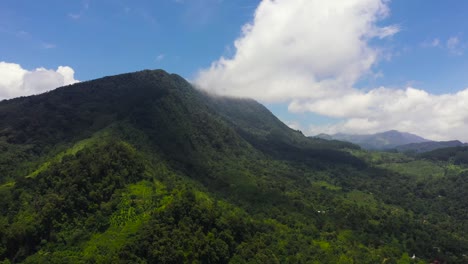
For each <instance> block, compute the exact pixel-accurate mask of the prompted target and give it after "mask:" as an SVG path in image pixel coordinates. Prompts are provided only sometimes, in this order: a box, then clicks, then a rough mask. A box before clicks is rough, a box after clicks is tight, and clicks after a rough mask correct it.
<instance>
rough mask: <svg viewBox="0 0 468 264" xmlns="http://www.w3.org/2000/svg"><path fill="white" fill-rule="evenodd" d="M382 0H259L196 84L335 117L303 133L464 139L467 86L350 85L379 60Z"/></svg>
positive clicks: (384, 32) (393, 29)
mask: <svg viewBox="0 0 468 264" xmlns="http://www.w3.org/2000/svg"><path fill="white" fill-rule="evenodd" d="M389 14H390V11H389V7H388V1H384V0H351V1H340V0H333V1H319V0H288V1H286V0H277V1H271V0H263V1H262V2H261V3H260V5H259V6H258V8H257V10H256V12H255V15H254V18H253V20H252V22H250V23H247V24H246V25H244V27H243V29H242V34H241V36H240V37H239V38H238V39H237V40H236V41H235V43H234V47H235V52H234V55H233V56H232V57H229V58H226V57H221V58H219V59H218V60H216V61H214V62H213V63H212V65H211V67H209V68H207V69H203V70H201V71H200V72H199V74H198V76H197V78H196V83H197V84H198V85H199V86H200V87H201V88H203V89H205V90H208V91H211V92H214V93H218V94H222V95H231V96H239V97H253V98H255V99H258V100H261V101H263V102H286V103H288V104H289V111H290V112H294V113H304V112H312V113H316V114H320V115H324V116H328V117H332V118H338V120H341V121H339V122H338V123H335V124H332V125H326V126H314V125H311V126H310V127H307V128H305V129H303V130H304V132H305V133H307V134H317V133H320V132H325V133H329V134H334V133H337V132H346V133H375V132H379V131H385V130H390V129H397V130H401V131H409V132H412V133H416V134H419V135H422V136H424V137H427V138H431V139H434V140H444V139H453V138H457V139H462V140H468V136H467V135H466V133H464V132H463V131H466V130H467V129H468V89H465V90H462V91H459V92H454V93H446V94H431V93H429V92H427V91H425V90H423V89H421V88H415V87H400V88H389V87H376V88H373V89H368V90H361V89H358V88H356V86H357V85H356V84H357V82H358V81H359V80H361V79H362V78H365V77H366V76H367V77H368V76H369V75H373V74H374V73H373V72H372V69H373V66H375V65H376V64H377V63H378V62H379V61H380V60H383V59H386V56H388V55H389V54H385V52H383V49H382V48H379V47H378V45H377V44H375V42H376V41H374V40H377V43H378V41H382V40H384V39H386V38H389V37H391V36H392V35H394V34H396V33H397V32H398V31H399V30H400V29H399V27H398V26H397V25H384V26H382V20H383V19H385V18H386V17H387V16H389Z"/></svg>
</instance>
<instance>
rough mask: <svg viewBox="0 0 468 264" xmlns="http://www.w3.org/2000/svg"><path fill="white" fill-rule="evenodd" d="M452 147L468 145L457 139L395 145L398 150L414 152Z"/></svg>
mask: <svg viewBox="0 0 468 264" xmlns="http://www.w3.org/2000/svg"><path fill="white" fill-rule="evenodd" d="M452 147H468V144H467V143H462V142H460V141H459V140H450V141H429V142H422V143H410V144H406V145H401V146H397V147H396V150H397V151H398V152H415V153H424V152H429V151H433V150H436V149H441V148H452Z"/></svg>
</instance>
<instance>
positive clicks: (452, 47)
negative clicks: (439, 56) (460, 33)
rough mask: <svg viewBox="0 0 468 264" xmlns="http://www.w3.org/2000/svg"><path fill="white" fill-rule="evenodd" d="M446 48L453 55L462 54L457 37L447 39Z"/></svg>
mask: <svg viewBox="0 0 468 264" xmlns="http://www.w3.org/2000/svg"><path fill="white" fill-rule="evenodd" d="M447 49H448V50H449V51H450V53H452V54H454V55H462V54H463V47H462V45H461V43H460V39H459V38H458V37H451V38H449V39H448V40H447Z"/></svg>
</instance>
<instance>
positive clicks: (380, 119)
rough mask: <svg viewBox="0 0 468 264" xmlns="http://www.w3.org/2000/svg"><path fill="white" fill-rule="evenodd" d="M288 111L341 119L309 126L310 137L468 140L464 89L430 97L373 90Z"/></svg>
mask: <svg viewBox="0 0 468 264" xmlns="http://www.w3.org/2000/svg"><path fill="white" fill-rule="evenodd" d="M289 109H290V110H291V111H299V112H303V111H312V112H315V113H319V114H323V115H327V116H332V117H339V118H344V121H342V122H339V123H337V124H333V125H328V126H313V125H312V126H311V127H310V128H309V131H307V132H308V133H310V134H318V133H323V132H325V133H329V134H334V133H337V132H346V133H351V134H353V133H354V134H362V133H375V132H381V131H386V130H391V129H397V130H400V131H409V132H412V133H416V134H418V135H422V136H424V137H426V138H429V139H433V140H447V139H461V140H465V141H466V140H468V136H467V133H466V131H467V129H468V88H467V89H465V90H462V91H459V92H457V93H453V94H443V95H433V94H430V93H428V92H426V91H424V90H421V89H416V88H412V87H409V88H406V89H397V90H395V89H388V88H383V87H382V88H377V89H373V90H371V91H369V92H367V93H365V92H359V91H355V92H354V93H350V94H348V95H346V96H343V97H340V98H327V99H324V100H320V101H316V102H307V103H303V104H301V103H297V102H293V103H291V104H290V106H289Z"/></svg>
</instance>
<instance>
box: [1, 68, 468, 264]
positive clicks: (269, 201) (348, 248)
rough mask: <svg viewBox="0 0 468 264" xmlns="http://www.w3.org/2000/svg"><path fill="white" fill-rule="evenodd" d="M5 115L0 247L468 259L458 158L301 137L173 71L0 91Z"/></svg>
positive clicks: (332, 259)
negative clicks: (31, 92) (16, 92)
mask: <svg viewBox="0 0 468 264" xmlns="http://www.w3.org/2000/svg"><path fill="white" fill-rule="evenodd" d="M0 117H2V118H0V148H1V149H2V150H5V151H3V152H0V157H1V159H0V160H1V162H0V180H1V181H2V182H1V183H0V197H2V199H1V200H0V205H1V206H0V210H1V213H0V261H4V262H5V263H10V262H11V263H181V262H187V263H189V262H190V263H427V262H429V261H433V260H436V259H438V260H440V261H447V262H448V263H466V261H467V259H466V257H464V255H463V254H465V252H468V240H467V238H466V237H465V235H464V234H466V233H468V229H467V228H468V225H467V220H466V219H467V217H466V216H467V214H468V212H467V211H466V210H467V209H466V208H468V204H466V202H464V200H466V199H464V197H466V195H468V193H467V190H468V182H467V180H466V179H467V177H466V171H465V167H463V166H464V165H462V164H453V163H450V162H449V161H444V160H441V161H437V162H434V161H432V160H427V159H422V158H419V157H407V156H405V155H403V154H393V153H376V152H366V151H363V150H360V149H359V148H358V147H356V146H355V145H352V144H348V143H342V142H338V141H332V142H329V141H326V140H320V139H309V138H307V137H304V136H303V135H302V134H301V133H300V132H298V131H294V130H291V129H289V128H288V127H287V126H285V125H284V124H283V123H281V122H280V121H279V120H278V119H277V118H276V117H274V116H273V115H272V114H271V113H270V112H269V111H268V110H267V109H266V108H265V107H263V106H262V105H260V104H258V103H257V102H255V101H252V100H243V99H232V98H217V97H212V96H210V95H207V94H204V93H201V92H199V91H197V90H195V89H193V88H192V87H191V86H190V84H188V83H187V82H186V81H185V80H183V79H182V78H180V77H179V76H177V75H170V74H167V73H165V72H163V71H143V72H138V73H133V74H123V75H118V76H113V77H106V78H102V79H99V80H95V81H90V82H85V83H80V84H76V85H73V86H69V87H64V88H60V89H58V90H55V91H53V92H50V93H47V94H43V95H39V96H33V97H27V98H18V99H13V100H9V101H3V102H0ZM419 167H424V168H427V169H424V170H418V169H417V168H419ZM430 173H433V174H431V175H426V174H430ZM422 179H424V180H422ZM413 254H415V255H416V258H415V259H411V258H410V256H413Z"/></svg>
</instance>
